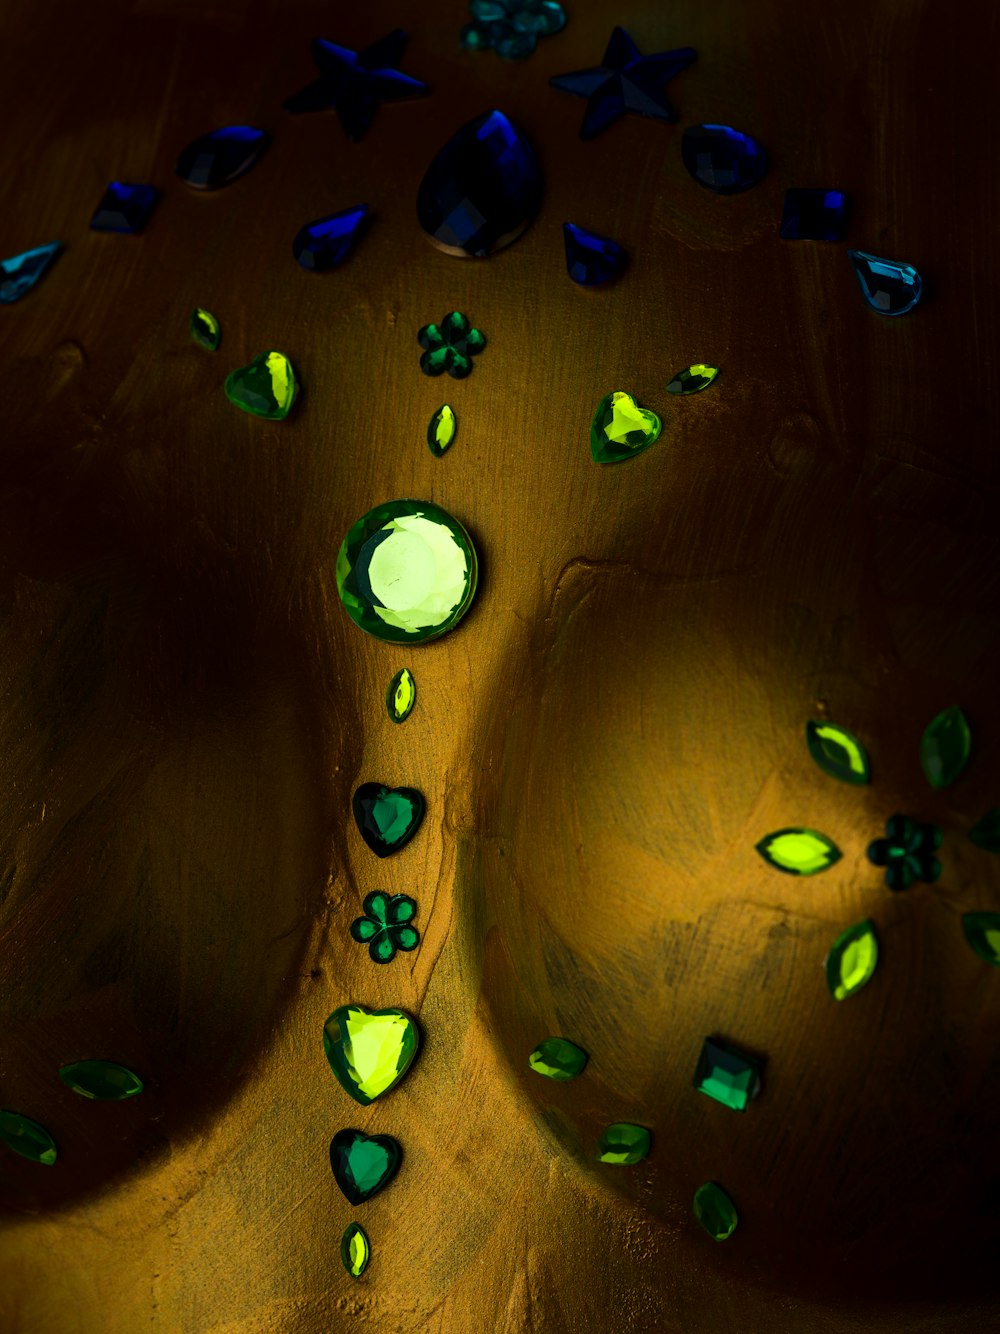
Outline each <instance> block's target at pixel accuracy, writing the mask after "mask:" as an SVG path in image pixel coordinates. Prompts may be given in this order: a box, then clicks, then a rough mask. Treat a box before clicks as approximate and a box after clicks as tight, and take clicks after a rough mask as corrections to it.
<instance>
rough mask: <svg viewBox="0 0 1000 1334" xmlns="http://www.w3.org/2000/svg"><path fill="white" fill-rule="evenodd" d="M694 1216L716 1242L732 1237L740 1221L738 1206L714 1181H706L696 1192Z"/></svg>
mask: <svg viewBox="0 0 1000 1334" xmlns="http://www.w3.org/2000/svg"><path fill="white" fill-rule="evenodd" d="M694 1216H695V1218H697V1220H698V1222H699V1223H700V1224H701V1225H702V1227H703V1228H704V1229H705V1231H706V1232H707V1233H708V1235H709V1236H710V1237H714V1238H715V1240H716V1241H725V1240H726V1238H727V1237H731V1236H732V1235H733V1233H734V1232H735V1231H736V1224H737V1223H738V1222H739V1221H740V1216H739V1214H738V1213H737V1212H736V1205H735V1204H733V1202H732V1200H731V1199H730V1198H729V1196H728V1195H727V1194H726V1192H725V1191H724V1190H723V1189H722V1187H721V1186H717V1185H716V1184H715V1182H714V1181H706V1182H705V1184H704V1185H703V1186H699V1187H698V1189H697V1190H696V1191H695V1193H694Z"/></svg>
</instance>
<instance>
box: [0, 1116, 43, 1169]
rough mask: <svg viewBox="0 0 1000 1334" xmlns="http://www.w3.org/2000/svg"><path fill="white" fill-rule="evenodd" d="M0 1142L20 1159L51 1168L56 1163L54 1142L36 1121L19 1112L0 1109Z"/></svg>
mask: <svg viewBox="0 0 1000 1334" xmlns="http://www.w3.org/2000/svg"><path fill="white" fill-rule="evenodd" d="M0 1140H2V1141H3V1142H4V1144H6V1145H7V1148H8V1149H13V1150H14V1152H15V1153H19V1154H20V1155H21V1157H22V1158H28V1159H30V1160H31V1162H33V1163H44V1165H45V1166H46V1167H52V1166H53V1165H54V1164H55V1161H56V1142H55V1140H54V1139H53V1138H52V1136H51V1135H50V1134H49V1132H48V1131H47V1130H46V1129H45V1127H44V1126H40V1125H39V1124H38V1122H37V1121H32V1119H31V1117H30V1116H23V1115H22V1114H21V1113H20V1112H11V1111H7V1110H6V1109H4V1108H0Z"/></svg>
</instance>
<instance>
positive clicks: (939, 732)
mask: <svg viewBox="0 0 1000 1334" xmlns="http://www.w3.org/2000/svg"><path fill="white" fill-rule="evenodd" d="M971 749H972V734H971V733H970V731H969V724H968V722H967V721H966V717H965V714H964V713H963V712H962V710H961V709H960V708H959V707H958V705H957V704H952V705H951V706H950V707H949V708H947V709H944V710H943V711H942V712H941V713H939V714H938V716H937V717H936V718H935V719H934V721H933V722H931V723H930V724H928V727H927V730H926V731H925V732H924V734H923V736H922V737H921V739H920V763H921V766H922V767H923V771H924V776H925V777H926V779H927V781H928V783H930V785H931V787H938V788H940V787H947V786H948V784H949V783H954V781H955V779H956V778H957V777H958V776H959V774H960V773H961V772H962V770H963V769H964V768H965V766H966V765H967V764H968V762H969V752H970V751H971Z"/></svg>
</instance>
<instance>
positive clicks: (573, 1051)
mask: <svg viewBox="0 0 1000 1334" xmlns="http://www.w3.org/2000/svg"><path fill="white" fill-rule="evenodd" d="M528 1064H529V1065H530V1066H531V1068H532V1070H534V1072H535V1074H536V1075H544V1076H545V1078H546V1079H555V1080H557V1081H562V1080H566V1079H575V1078H576V1077H577V1075H578V1074H580V1073H581V1072H582V1070H583V1067H584V1066H585V1065H586V1064H587V1053H586V1052H585V1051H584V1050H583V1048H582V1047H578V1046H577V1045H576V1043H575V1042H570V1040H569V1038H543V1039H542V1041H541V1042H540V1043H539V1044H538V1046H537V1047H536V1048H535V1050H534V1051H533V1052H532V1053H531V1055H530V1056H529V1057H528Z"/></svg>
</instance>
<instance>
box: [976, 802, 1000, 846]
mask: <svg viewBox="0 0 1000 1334" xmlns="http://www.w3.org/2000/svg"><path fill="white" fill-rule="evenodd" d="M969 841H970V843H974V844H975V845H976V847H977V848H982V849H983V851H984V852H1000V809H997V808H994V809H993V810H991V811H987V812H986V814H985V815H984V816H983V817H982V819H981V820H977V821H976V823H975V824H974V825H973V826H972V828H971V829H970V830H969Z"/></svg>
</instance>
